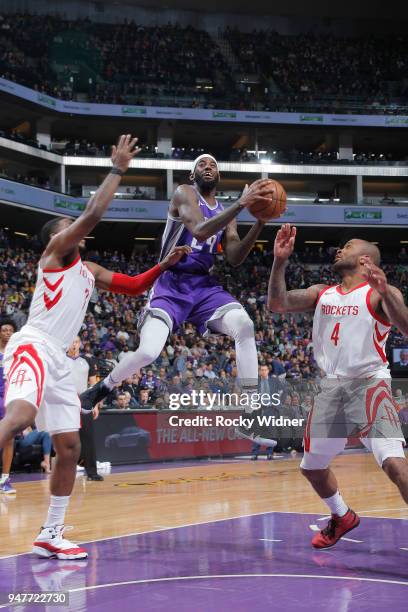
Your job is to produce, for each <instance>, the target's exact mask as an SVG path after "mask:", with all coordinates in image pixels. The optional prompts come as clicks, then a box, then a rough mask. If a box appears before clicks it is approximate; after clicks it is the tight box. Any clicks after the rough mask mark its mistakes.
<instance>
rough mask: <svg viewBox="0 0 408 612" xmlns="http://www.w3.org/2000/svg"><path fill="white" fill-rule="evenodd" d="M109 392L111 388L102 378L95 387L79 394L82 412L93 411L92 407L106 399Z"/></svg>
mask: <svg viewBox="0 0 408 612" xmlns="http://www.w3.org/2000/svg"><path fill="white" fill-rule="evenodd" d="M109 393H110V389H108V387H107V386H106V385H104V384H103V380H100V381H99V382H98V383H96V385H94V386H93V387H89V389H87V390H86V391H84V392H83V393H81V395H80V396H79V399H80V400H81V410H82V412H91V410H92V408H93V407H94V406H96V404H99V402H101V401H102V400H103V399H105V397H106V396H107V395H109Z"/></svg>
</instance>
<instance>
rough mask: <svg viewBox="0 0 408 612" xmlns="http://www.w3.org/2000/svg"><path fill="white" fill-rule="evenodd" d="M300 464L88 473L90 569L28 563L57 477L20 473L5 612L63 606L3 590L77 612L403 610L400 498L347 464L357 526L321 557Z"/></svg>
mask: <svg viewBox="0 0 408 612" xmlns="http://www.w3.org/2000/svg"><path fill="white" fill-rule="evenodd" d="M299 463H300V457H299V456H298V457H295V458H288V459H283V460H279V459H278V460H275V461H271V462H267V461H264V460H263V458H260V459H259V460H258V461H257V462H252V461H249V460H248V459H234V460H203V461H195V462H191V461H190V462H178V463H166V464H160V465H157V464H149V465H141V466H132V467H129V466H127V467H123V468H114V470H113V472H112V473H111V474H109V475H107V476H106V478H105V481H104V482H103V483H97V482H87V481H86V480H85V479H84V478H83V477H82V476H79V477H78V478H77V482H76V486H75V490H74V495H73V497H72V501H71V505H70V510H69V512H68V516H67V524H72V525H74V526H75V530H74V531H73V532H72V534H71V533H69V535H68V536H67V537H69V538H70V539H73V540H74V541H77V542H81V543H86V548H87V550H88V552H89V558H88V559H87V560H84V561H56V560H46V559H44V560H42V559H40V558H37V557H34V556H32V555H31V554H29V553H27V550H30V547H31V543H32V541H33V536H34V535H35V533H36V531H37V530H38V528H39V526H40V525H41V521H42V520H43V517H44V516H45V513H46V510H47V506H48V495H47V477H45V476H40V475H32V476H30V475H24V476H21V477H20V479H19V480H18V479H15V480H14V481H13V483H14V484H15V485H16V487H17V489H18V494H17V496H15V498H13V497H5V496H2V497H0V594H1V602H2V603H1V605H0V608H3V609H17V610H41V609H42V610H51V609H52V610H56V609H58V608H55V607H53V606H51V605H48V606H44V605H35V606H33V605H28V604H26V605H19V606H17V607H13V608H11V607H10V606H9V604H8V603H7V601H8V599H7V594H8V593H9V592H14V593H16V592H22V593H33V592H54V591H58V592H63V593H67V594H69V609H70V610H73V611H82V610H84V611H85V610H98V611H99V610H101V611H103V610H107V611H113V610H120V612H125V611H128V610H140V611H156V610H157V611H164V610H166V611H167V612H173V611H174V612H176V611H177V612H184V611H185V612H190V611H197V612H207V611H213V610H215V611H229V610H231V611H232V610H233V611H242V612H244V611H251V612H258V611H261V610H262V612H264V611H265V610H269V609H275V610H284V611H285V612H295V611H296V612H298V611H299V610H305V611H309V610H310V611H311V610H313V611H316V612H320V611H322V612H323V611H325V612H363V611H370V612H372V610H373V609H375V610H377V611H385V610H387V611H390V610H393V611H394V612H400V611H401V612H402V611H403V610H404V611H405V610H407V609H408V507H407V506H405V505H404V502H403V501H402V500H401V498H400V497H399V494H398V493H397V490H396V489H395V488H394V486H393V485H392V484H391V483H389V482H388V480H387V479H386V477H385V475H384V474H383V473H382V472H381V471H380V470H379V469H378V467H377V465H376V463H375V462H374V459H373V458H372V457H371V455H369V454H366V453H357V454H346V455H343V456H341V457H339V458H337V459H336V461H335V462H334V467H335V470H336V473H337V476H338V479H339V482H340V490H341V492H342V494H343V496H344V497H345V499H346V500H347V501H348V503H349V504H350V506H351V507H352V508H353V509H354V510H355V511H357V512H358V513H359V514H360V515H361V519H362V520H361V525H360V527H359V528H358V529H355V530H354V531H352V532H350V534H348V535H349V536H350V537H346V538H343V540H342V541H341V542H339V543H338V544H337V546H336V547H334V548H332V549H329V550H325V551H316V550H314V549H313V548H312V547H311V546H310V539H311V537H312V535H313V531H315V530H317V529H321V527H322V526H323V525H325V523H326V521H327V512H326V508H325V506H324V505H323V503H322V502H321V501H320V500H319V499H318V498H317V497H316V496H315V494H314V493H313V491H312V490H311V488H310V487H309V485H308V484H307V482H306V481H305V480H304V479H303V477H302V476H301V475H300V473H299V471H298V467H299ZM59 609H64V608H62V607H59ZM65 609H68V608H65Z"/></svg>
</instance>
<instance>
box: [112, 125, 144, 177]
mask: <svg viewBox="0 0 408 612" xmlns="http://www.w3.org/2000/svg"><path fill="white" fill-rule="evenodd" d="M137 141H138V138H132V136H131V134H122V136H121V137H120V138H119V140H118V144H117V145H116V146H115V145H113V147H112V164H113V165H114V166H115V168H118V169H119V170H121V171H122V172H126V170H127V169H128V168H129V164H130V162H131V161H132V159H133V158H134V156H135V155H137V154H138V153H139V152H140V151H141V149H139V148H138V147H136V144H137Z"/></svg>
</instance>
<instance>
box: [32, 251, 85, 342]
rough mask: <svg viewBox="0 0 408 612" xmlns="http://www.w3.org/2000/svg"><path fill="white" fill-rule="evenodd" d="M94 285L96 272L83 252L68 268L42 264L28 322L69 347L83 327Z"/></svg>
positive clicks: (39, 267) (39, 268)
mask: <svg viewBox="0 0 408 612" xmlns="http://www.w3.org/2000/svg"><path fill="white" fill-rule="evenodd" d="M94 287H95V278H94V275H93V274H92V272H91V271H90V269H89V268H88V267H87V266H86V265H85V264H84V263H83V262H82V261H81V258H80V256H79V255H78V257H77V258H76V259H75V261H73V262H72V264H70V265H69V266H66V267H65V268H58V269H53V270H51V269H48V268H46V269H44V270H43V269H42V268H41V266H38V277H37V284H36V287H35V291H34V295H33V299H32V301H31V306H30V313H29V315H28V321H27V325H29V326H30V327H34V328H35V329H37V330H39V331H42V332H45V333H46V334H48V335H49V336H51V337H52V338H55V340H56V341H57V342H58V344H61V345H62V346H63V348H64V349H67V348H68V347H69V346H70V345H71V344H72V342H73V341H74V339H75V337H76V336H77V335H78V332H79V330H80V329H81V325H82V323H83V321H84V317H85V314H86V310H87V308H88V303H89V299H90V297H91V294H92V291H93V290H94Z"/></svg>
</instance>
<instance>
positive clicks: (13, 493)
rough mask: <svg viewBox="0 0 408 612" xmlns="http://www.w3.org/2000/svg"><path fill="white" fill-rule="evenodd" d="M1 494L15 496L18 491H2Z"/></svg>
mask: <svg viewBox="0 0 408 612" xmlns="http://www.w3.org/2000/svg"><path fill="white" fill-rule="evenodd" d="M0 493H3V495H15V494H16V493H17V491H15V490H14V489H13V490H12V491H2V490H0Z"/></svg>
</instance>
